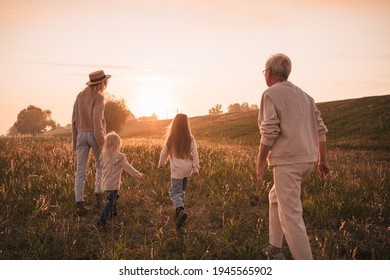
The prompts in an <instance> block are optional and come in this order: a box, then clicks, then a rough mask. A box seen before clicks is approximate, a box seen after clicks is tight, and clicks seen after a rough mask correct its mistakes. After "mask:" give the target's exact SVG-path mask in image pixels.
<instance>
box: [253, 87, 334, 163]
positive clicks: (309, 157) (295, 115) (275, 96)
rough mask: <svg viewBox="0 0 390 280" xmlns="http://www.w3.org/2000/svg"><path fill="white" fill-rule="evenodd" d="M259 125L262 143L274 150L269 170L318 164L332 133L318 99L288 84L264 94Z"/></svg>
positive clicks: (272, 88) (271, 153)
mask: <svg viewBox="0 0 390 280" xmlns="http://www.w3.org/2000/svg"><path fill="white" fill-rule="evenodd" d="M258 124H259V128H260V133H261V143H262V144H264V145H267V146H272V148H271V151H270V153H269V154H268V164H269V166H275V165H287V164H296V163H309V162H317V160H318V142H324V141H326V133H327V132H328V130H327V128H326V126H325V124H324V122H323V120H322V118H321V114H320V111H319V110H318V109H317V106H316V104H315V103H314V99H313V98H312V97H310V96H309V95H308V94H306V93H305V92H304V91H302V90H301V89H300V88H299V87H297V86H295V85H293V84H292V83H291V82H288V81H286V82H280V83H277V84H275V85H273V86H271V87H269V88H268V89H267V90H266V91H265V92H264V93H263V96H262V99H261V103H260V110H259V116H258Z"/></svg>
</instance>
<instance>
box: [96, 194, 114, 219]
mask: <svg viewBox="0 0 390 280" xmlns="http://www.w3.org/2000/svg"><path fill="white" fill-rule="evenodd" d="M117 199H118V191H107V201H106V204H105V205H104V208H103V211H102V214H101V215H100V220H106V219H107V218H108V216H110V214H113V213H114V212H115V210H116V202H117Z"/></svg>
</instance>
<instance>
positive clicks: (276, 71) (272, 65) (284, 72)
mask: <svg viewBox="0 0 390 280" xmlns="http://www.w3.org/2000/svg"><path fill="white" fill-rule="evenodd" d="M265 69H269V71H270V72H271V74H272V75H275V76H279V77H283V78H286V79H287V78H288V76H289V75H290V72H291V60H290V58H288V56H287V55H285V54H282V53H277V54H274V55H272V56H271V57H270V58H269V59H268V60H267V62H266V64H265Z"/></svg>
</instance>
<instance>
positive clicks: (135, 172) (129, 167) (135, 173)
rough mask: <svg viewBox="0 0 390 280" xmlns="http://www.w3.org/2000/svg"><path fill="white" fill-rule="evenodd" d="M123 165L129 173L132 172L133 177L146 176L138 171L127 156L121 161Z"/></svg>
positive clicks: (140, 177)
mask: <svg viewBox="0 0 390 280" xmlns="http://www.w3.org/2000/svg"><path fill="white" fill-rule="evenodd" d="M121 166H122V168H123V170H124V171H125V172H126V173H127V174H130V175H131V176H132V177H134V178H137V179H142V178H143V177H144V174H142V173H140V172H138V170H137V169H135V168H134V167H133V166H132V165H131V164H130V163H129V162H128V161H127V159H126V158H124V159H123V160H122V162H121Z"/></svg>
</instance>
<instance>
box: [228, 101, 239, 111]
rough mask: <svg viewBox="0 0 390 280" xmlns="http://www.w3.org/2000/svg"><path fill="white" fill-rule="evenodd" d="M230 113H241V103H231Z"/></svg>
mask: <svg viewBox="0 0 390 280" xmlns="http://www.w3.org/2000/svg"><path fill="white" fill-rule="evenodd" d="M228 112H229V113H240V112H241V105H240V104H238V103H234V104H230V105H229V107H228Z"/></svg>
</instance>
